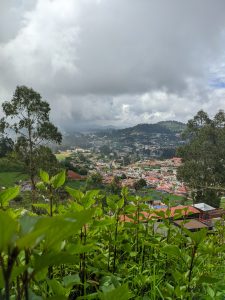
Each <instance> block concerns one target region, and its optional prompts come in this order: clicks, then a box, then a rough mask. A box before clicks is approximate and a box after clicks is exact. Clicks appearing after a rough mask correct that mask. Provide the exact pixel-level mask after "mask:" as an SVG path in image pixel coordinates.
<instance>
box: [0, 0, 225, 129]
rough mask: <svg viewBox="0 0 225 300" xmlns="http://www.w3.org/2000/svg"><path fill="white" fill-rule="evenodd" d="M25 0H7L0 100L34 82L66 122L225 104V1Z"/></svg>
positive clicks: (187, 112) (136, 117) (176, 114)
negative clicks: (224, 85) (222, 82)
mask: <svg viewBox="0 0 225 300" xmlns="http://www.w3.org/2000/svg"><path fill="white" fill-rule="evenodd" d="M21 1H22V2H20V4H21V5H19V4H18V3H19V2H17V1H15V0H10V1H9V2H7V5H6V4H4V5H3V4H0V8H2V10H1V11H0V17H1V14H3V18H0V20H1V21H0V23H1V24H3V25H4V27H8V26H9V28H11V30H9V32H8V36H7V33H4V35H3V33H2V34H1V31H0V41H1V43H0V66H1V67H0V68H1V70H0V71H1V75H0V76H1V81H0V93H1V98H2V97H3V98H4V97H9V96H10V95H11V94H12V93H13V90H14V89H15V87H16V85H20V84H25V85H28V86H32V87H33V88H34V89H36V90H37V91H39V92H40V93H41V94H42V95H43V97H44V98H47V100H49V101H50V103H51V106H52V110H53V117H54V120H55V121H56V122H58V123H59V124H60V125H62V126H65V127H69V126H70V127H72V126H74V127H75V126H76V124H78V123H79V124H91V123H95V124H114V125H116V124H118V125H119V126H125V125H131V124H135V123H140V122H142V123H143V122H156V121H159V120H162V119H177V120H187V119H188V118H190V117H192V115H193V114H195V113H196V112H197V111H198V110H199V109H201V108H204V109H206V110H207V111H209V112H210V113H211V112H214V111H215V112H216V111H217V110H218V109H220V108H225V105H224V102H223V100H222V99H223V98H224V89H222V86H219V84H218V81H219V80H222V81H223V80H224V77H225V75H224V74H225V70H224V56H223V55H224V53H223V49H224V45H225V40H224V29H225V18H224V13H223V12H224V9H225V2H224V1H223V0H217V1H216V2H212V1H211V0H199V1H195V0H189V1H188V2H184V1H182V2H181V1H180V0H171V1H168V2H165V1H163V0H153V1H148V0H143V1H139V0H107V1H106V0H102V1H99V0H76V1H74V0H66V1H63V0H33V1H31V2H29V1H28V0H21ZM28 3H30V4H28ZM202 7H204V9H202ZM6 12H8V16H9V18H7V17H6V16H5V14H6ZM17 14H18V19H17V22H15V25H13V26H12V27H11V25H10V24H12V19H13V17H14V16H15V15H17ZM11 18H12V19H11ZM212 66H214V69H213V70H211V69H212ZM210 81H211V82H213V84H214V85H213V84H211V85H210ZM208 85H209V86H208Z"/></svg>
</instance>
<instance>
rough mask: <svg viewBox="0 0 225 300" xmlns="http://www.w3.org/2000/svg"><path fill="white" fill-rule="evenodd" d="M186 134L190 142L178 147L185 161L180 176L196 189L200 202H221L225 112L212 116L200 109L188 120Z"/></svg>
mask: <svg viewBox="0 0 225 300" xmlns="http://www.w3.org/2000/svg"><path fill="white" fill-rule="evenodd" d="M184 137H185V139H186V144H185V145H183V146H182V147H180V148H179V149H178V155H179V156H180V157H181V158H182V161H183V164H182V166H180V167H179V168H178V177H179V178H180V179H181V180H183V181H184V182H185V183H186V184H188V185H189V187H190V188H191V189H192V190H193V191H194V198H195V201H196V202H199V201H201V202H202V201H204V202H207V203H208V204H211V205H214V206H219V202H220V201H219V198H220V197H219V196H220V192H221V190H222V188H223V187H224V185H225V113H224V112H223V111H219V112H218V113H217V114H216V115H215V116H214V117H213V118H212V119H210V118H209V116H208V114H207V113H205V112H204V111H199V112H198V113H197V114H196V116H194V118H193V119H191V120H189V121H188V124H187V129H186V131H185V133H184Z"/></svg>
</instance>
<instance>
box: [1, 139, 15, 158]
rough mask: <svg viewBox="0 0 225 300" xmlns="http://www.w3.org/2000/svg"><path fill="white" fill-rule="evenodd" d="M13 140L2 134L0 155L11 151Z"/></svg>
mask: <svg viewBox="0 0 225 300" xmlns="http://www.w3.org/2000/svg"><path fill="white" fill-rule="evenodd" d="M13 146H14V143H13V140H12V139H11V138H8V137H4V136H2V137H1V138H0V157H5V156H6V155H7V154H9V153H10V152H12V151H13Z"/></svg>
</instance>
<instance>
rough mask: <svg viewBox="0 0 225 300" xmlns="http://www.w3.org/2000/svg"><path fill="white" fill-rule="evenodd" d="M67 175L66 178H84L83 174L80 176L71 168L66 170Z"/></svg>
mask: <svg viewBox="0 0 225 300" xmlns="http://www.w3.org/2000/svg"><path fill="white" fill-rule="evenodd" d="M67 177H68V179H72V180H81V179H84V178H85V176H82V175H80V174H78V173H76V172H74V171H72V170H68V172H67Z"/></svg>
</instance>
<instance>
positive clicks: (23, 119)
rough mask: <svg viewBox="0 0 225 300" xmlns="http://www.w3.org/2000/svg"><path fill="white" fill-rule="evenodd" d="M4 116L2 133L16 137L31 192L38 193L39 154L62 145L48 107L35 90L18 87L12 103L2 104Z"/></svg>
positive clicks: (16, 147)
mask: <svg viewBox="0 0 225 300" xmlns="http://www.w3.org/2000/svg"><path fill="white" fill-rule="evenodd" d="M2 108H3V112H4V114H5V116H4V117H3V118H2V119H1V122H0V128H1V131H2V132H8V131H9V130H11V131H13V132H14V134H16V145H15V149H17V150H18V151H19V154H20V159H21V160H22V161H23V162H24V163H25V165H26V166H27V168H28V171H29V176H30V180H31V184H32V188H33V189H35V175H36V171H37V167H38V165H37V153H38V151H39V150H40V147H41V146H43V145H44V144H46V143H48V142H56V143H58V144H59V143H61V140H62V135H61V133H60V132H59V131H58V129H57V127H55V126H54V125H53V124H52V123H51V122H50V119H49V114H50V110H51V109H50V106H49V103H48V102H46V101H43V100H42V98H41V95H40V94H39V93H37V92H35V91H34V90H33V89H32V88H27V87H26V86H18V87H17V88H16V90H15V93H14V95H13V98H12V100H11V101H6V102H4V103H3V104H2Z"/></svg>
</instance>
